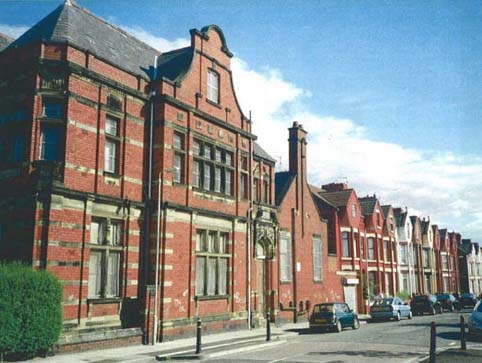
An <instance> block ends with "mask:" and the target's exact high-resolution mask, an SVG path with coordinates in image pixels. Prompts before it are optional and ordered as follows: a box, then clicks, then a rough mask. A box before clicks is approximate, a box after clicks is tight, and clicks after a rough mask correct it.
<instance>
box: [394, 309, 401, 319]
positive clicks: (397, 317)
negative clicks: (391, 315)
mask: <svg viewBox="0 0 482 363" xmlns="http://www.w3.org/2000/svg"><path fill="white" fill-rule="evenodd" d="M395 320H396V321H400V320H402V316H401V315H400V311H399V312H398V313H397V316H396V317H395Z"/></svg>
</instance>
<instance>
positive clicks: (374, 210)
mask: <svg viewBox="0 0 482 363" xmlns="http://www.w3.org/2000/svg"><path fill="white" fill-rule="evenodd" d="M358 200H359V202H360V207H361V213H362V215H363V217H364V223H365V236H366V251H367V272H368V284H369V287H370V293H371V294H372V295H377V294H388V295H394V294H395V293H396V292H397V291H396V282H395V281H396V278H397V269H396V268H393V266H392V260H393V257H392V256H396V252H394V251H393V248H394V245H395V246H396V239H395V220H394V216H393V214H392V212H391V207H390V208H389V207H386V211H387V212H388V211H390V213H391V214H390V215H389V217H390V216H392V220H391V221H390V219H388V220H387V219H386V217H385V215H384V213H383V209H382V206H381V204H380V201H379V200H378V198H377V196H376V195H373V196H366V197H361V198H358ZM394 242H395V243H394Z"/></svg>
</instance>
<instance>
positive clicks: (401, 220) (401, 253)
mask: <svg viewBox="0 0 482 363" xmlns="http://www.w3.org/2000/svg"><path fill="white" fill-rule="evenodd" d="M394 217H395V220H396V224H397V240H398V246H399V247H398V259H397V262H398V280H399V286H400V291H404V292H406V293H408V294H409V295H411V294H412V293H415V292H416V290H415V289H414V286H415V282H414V280H415V274H414V266H413V257H412V256H413V247H412V231H413V227H412V222H411V220H410V217H409V214H408V210H407V209H405V210H404V211H403V210H402V208H395V209H394Z"/></svg>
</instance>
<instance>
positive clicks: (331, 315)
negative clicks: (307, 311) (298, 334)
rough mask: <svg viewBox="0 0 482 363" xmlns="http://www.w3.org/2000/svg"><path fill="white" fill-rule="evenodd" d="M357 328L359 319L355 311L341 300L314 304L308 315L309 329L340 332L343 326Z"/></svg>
mask: <svg viewBox="0 0 482 363" xmlns="http://www.w3.org/2000/svg"><path fill="white" fill-rule="evenodd" d="M346 327H350V328H353V329H358V328H359V327H360V321H359V320H358V315H357V313H356V312H355V311H353V310H351V309H350V307H349V306H348V304H346V303H343V302H330V303H323V304H316V305H315V306H314V307H313V312H312V314H311V316H310V329H312V330H316V329H321V330H328V329H330V330H335V331H336V332H338V333H339V332H341V331H342V330H343V328H346Z"/></svg>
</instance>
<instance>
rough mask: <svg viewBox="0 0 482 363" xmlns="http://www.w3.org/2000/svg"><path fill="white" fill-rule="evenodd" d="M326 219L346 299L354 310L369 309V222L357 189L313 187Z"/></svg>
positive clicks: (340, 184) (329, 246)
mask: <svg viewBox="0 0 482 363" xmlns="http://www.w3.org/2000/svg"><path fill="white" fill-rule="evenodd" d="M312 190H313V192H314V193H316V195H317V197H318V198H317V202H318V206H319V208H320V211H321V214H322V216H323V218H325V219H326V220H328V228H329V233H328V249H329V253H330V254H332V255H334V256H337V271H338V272H337V274H338V275H339V276H340V279H341V281H342V283H343V293H344V300H345V301H346V302H347V303H348V304H349V305H350V307H352V308H353V309H355V310H357V311H359V312H364V311H366V302H365V299H364V296H363V288H364V285H363V284H364V281H365V278H364V277H366V275H367V260H366V255H365V244H366V241H365V221H364V217H363V215H362V214H361V207H360V203H359V201H358V197H357V195H356V192H355V190H354V189H351V188H348V185H346V184H344V183H331V184H327V185H323V186H322V187H321V189H318V188H315V187H312Z"/></svg>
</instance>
